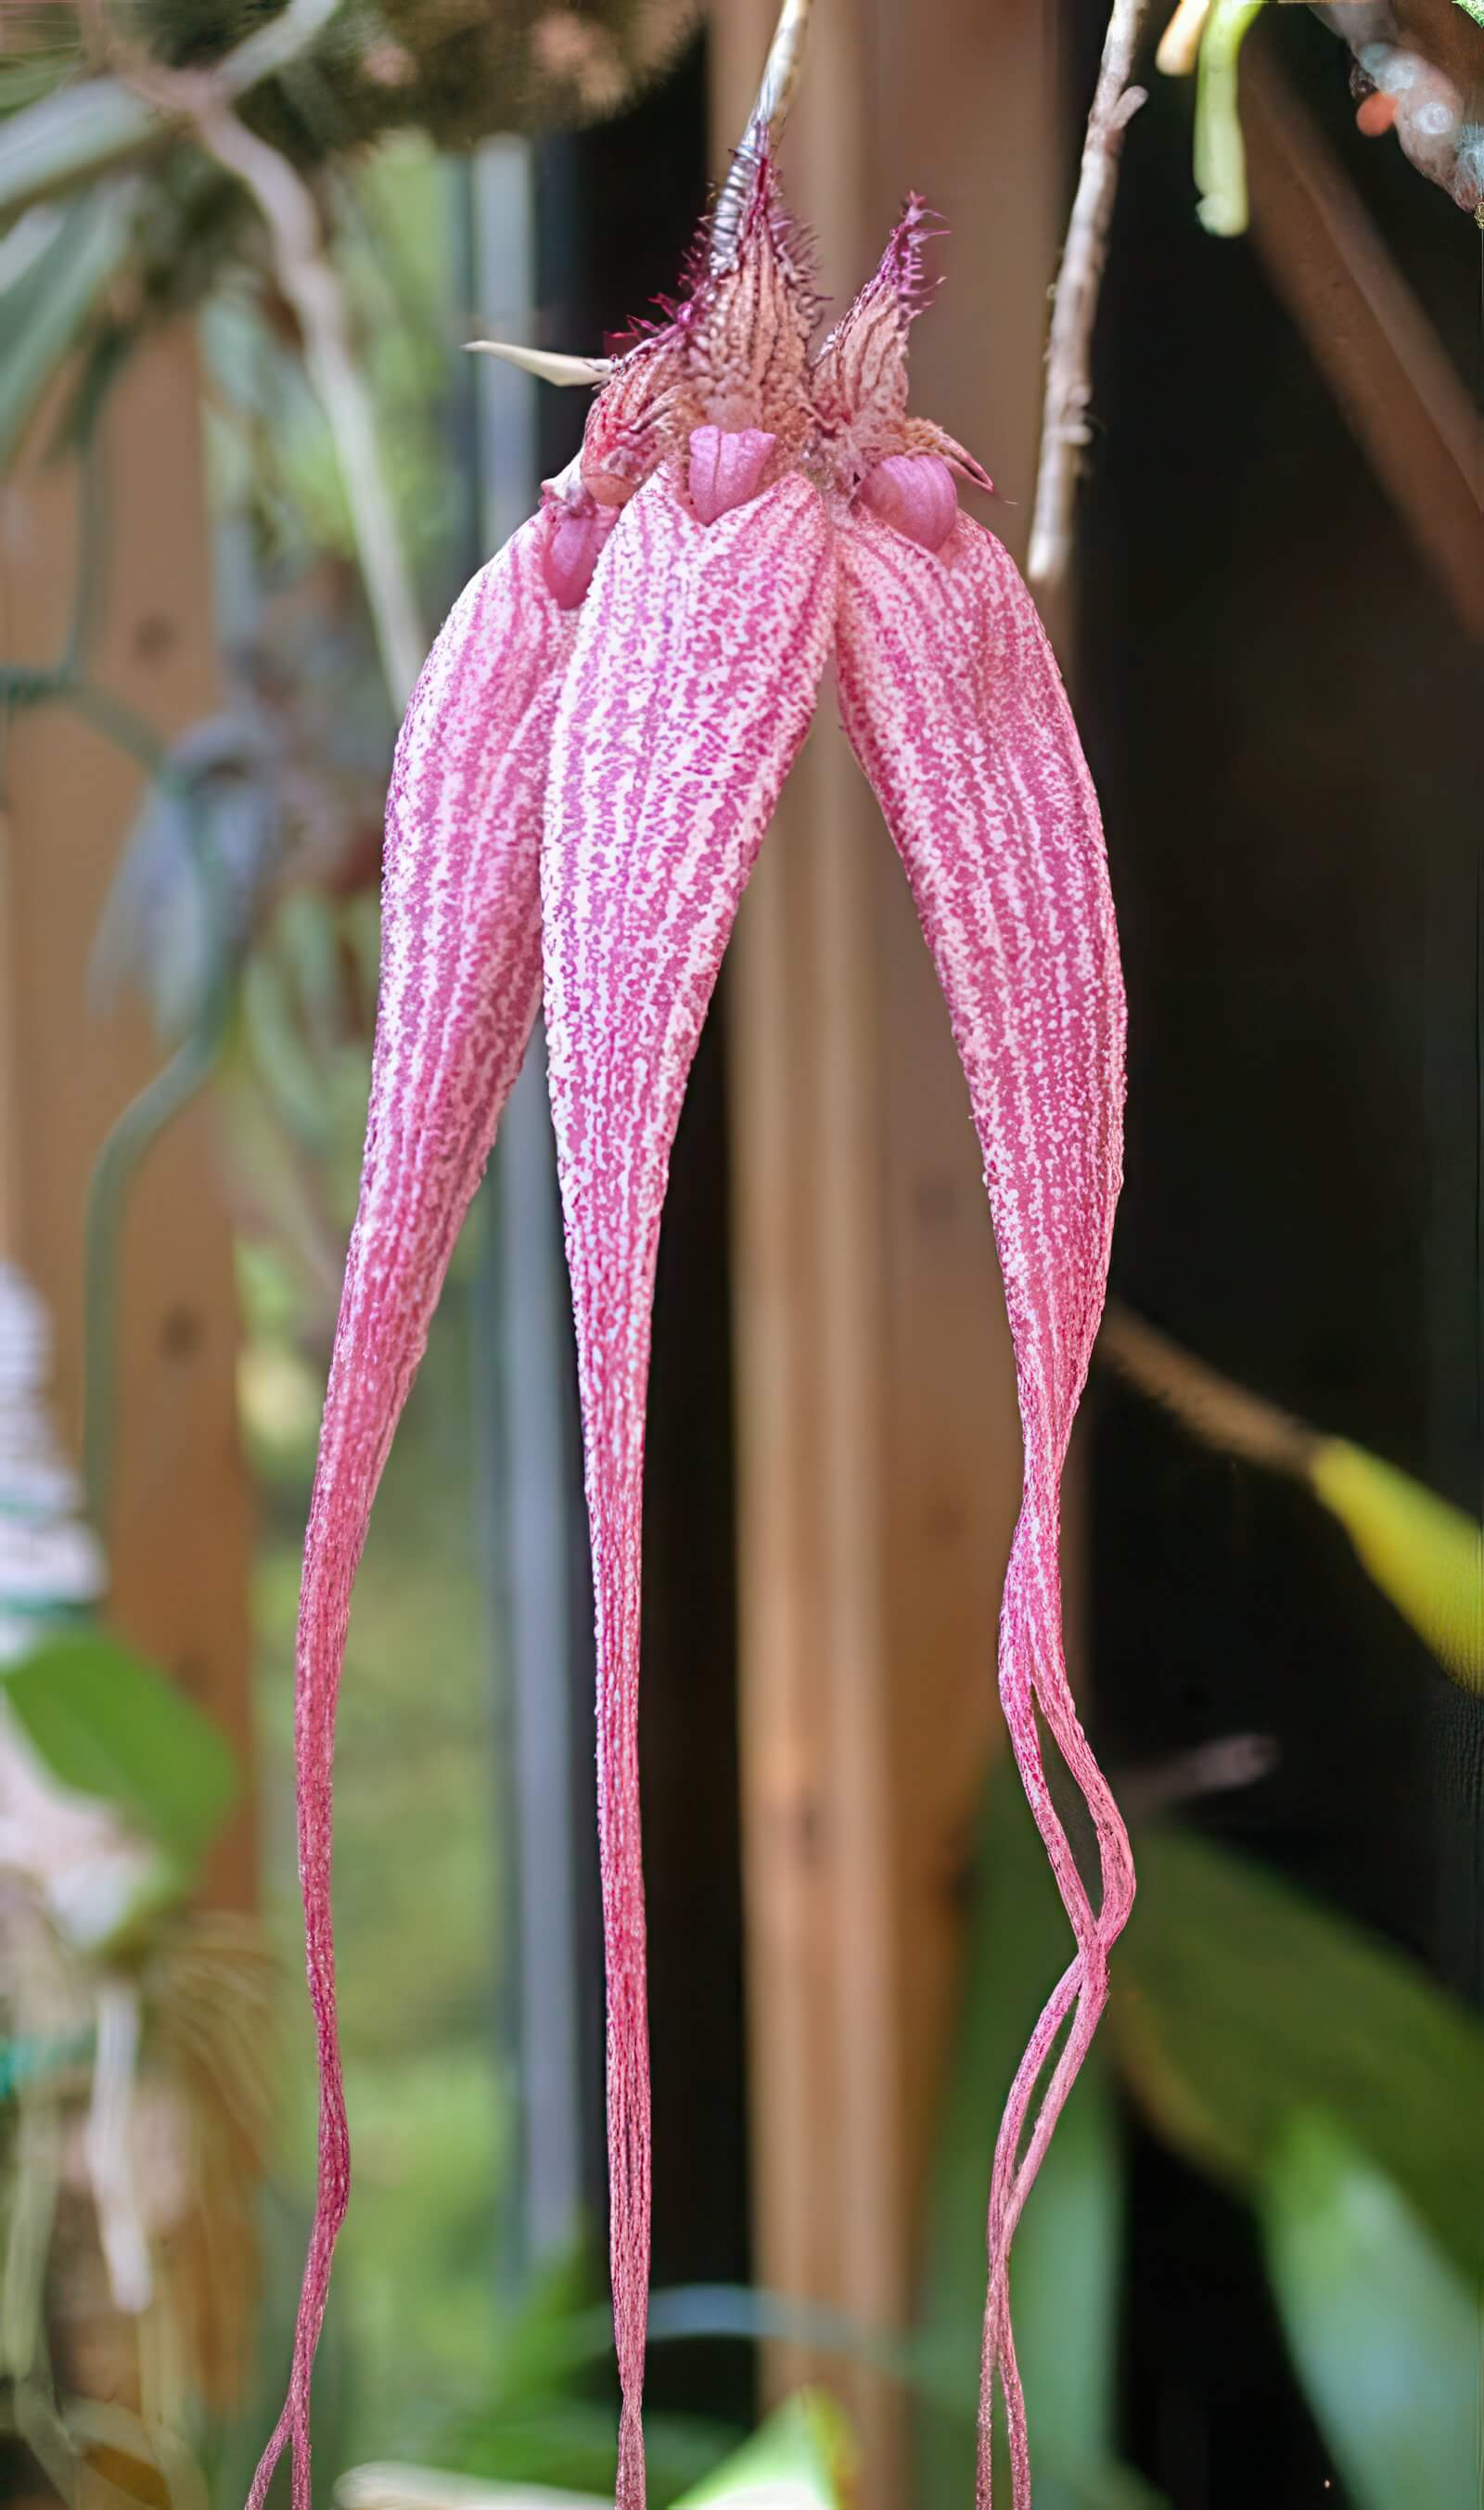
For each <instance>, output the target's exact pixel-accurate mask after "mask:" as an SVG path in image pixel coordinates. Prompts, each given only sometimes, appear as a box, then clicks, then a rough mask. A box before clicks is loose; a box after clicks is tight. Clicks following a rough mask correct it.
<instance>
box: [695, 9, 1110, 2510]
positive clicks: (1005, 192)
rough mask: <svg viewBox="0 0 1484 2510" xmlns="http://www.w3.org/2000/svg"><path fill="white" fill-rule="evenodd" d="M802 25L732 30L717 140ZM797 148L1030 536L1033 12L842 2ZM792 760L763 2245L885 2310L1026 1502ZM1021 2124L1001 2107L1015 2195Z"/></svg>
mask: <svg viewBox="0 0 1484 2510" xmlns="http://www.w3.org/2000/svg"><path fill="white" fill-rule="evenodd" d="M775 14H776V12H775V9H774V6H773V0H745V5H741V0H728V5H727V6H726V7H725V8H723V9H719V10H718V11H717V12H716V13H715V18H714V22H713V34H712V55H713V63H714V80H715V85H714V102H715V130H716V133H717V143H718V146H717V165H718V169H719V167H720V166H721V165H722V163H724V158H725V147H726V144H727V142H728V139H729V137H731V138H735V137H736V136H738V135H740V134H741V132H742V126H743V123H744V121H745V118H746V113H747V108H748V105H749V103H750V101H751V95H752V92H753V90H754V88H755V85H756V80H757V76H758V71H759V69H760V66H761V63H762V59H763V56H764V53H765V50H766V46H767V41H768V37H769V34H770V32H771V29H772V22H773V19H774V16H775ZM817 19H818V23H817V24H816V26H815V29H814V32H813V33H812V35H811V39H810V54H809V58H808V61H807V65H806V70H805V76H804V80H803V84H802V86H801V89H800V93H799V97H798V101H797V103H796V105H795V108H794V112H793V117H792V119H791V121H790V124H789V130H788V135H787V137H786V139H785V140H784V143H783V148H782V167H783V173H784V180H785V184H786V187H787V192H788V197H789V200H790V203H791V205H792V206H793V207H794V209H796V210H797V212H798V214H799V215H800V216H801V217H802V218H803V219H804V220H805V222H806V223H807V224H808V225H809V226H811V227H812V228H813V229H814V231H815V233H816V235H817V237H818V247H819V258H820V263H821V280H822V284H823V285H824V286H825V287H826V288H827V289H828V290H829V291H830V293H831V295H832V297H833V298H834V300H835V302H836V303H837V304H839V303H841V302H842V301H845V300H848V298H849V296H850V294H851V293H852V292H853V291H854V289H855V288H856V285H858V284H859V283H860V281H861V280H862V279H863V278H864V277H865V276H866V274H867V272H868V271H869V269H870V268H871V267H872V266H873V265H874V262H875V260H876V258H877V257H878V255H879V253H880V251H881V248H882V247H883V245H884V243H885V241H886V237H887V234H888V232H889V230H890V227H891V225H892V223H893V220H894V217H895V215H896V214H897V211H898V209H899V207H900V204H901V200H902V197H903V195H904V194H905V193H906V191H907V190H908V188H909V187H911V186H914V185H915V186H916V187H918V188H919V189H921V190H923V191H925V192H926V193H927V194H928V196H929V198H930V199H931V200H932V203H933V205H934V207H936V208H938V209H941V210H942V211H943V212H944V214H945V215H946V217H947V218H948V220H949V222H950V225H951V228H952V235H951V239H950V240H949V241H948V242H947V244H946V245H945V246H944V247H941V248H940V252H941V266H942V267H943V268H944V269H945V270H946V272H947V285H946V286H945V288H944V291H943V296H942V300H941V303H940V304H939V305H938V306H937V307H936V308H935V309H934V311H933V312H932V314H931V315H930V316H929V317H928V318H927V319H926V320H925V321H924V322H923V323H921V324H920V325H919V326H918V330H917V333H916V335H915V339H914V354H913V373H914V406H915V407H916V408H918V409H921V410H924V411H931V412H932V415H933V416H934V417H937V418H939V419H941V420H942V421H943V422H944V424H945V425H947V426H948V427H949V428H951V429H952V430H953V432H954V433H955V435H957V436H959V437H962V438H963V439H964V441H966V442H967V443H969V444H970V446H971V447H972V448H973V449H974V451H975V452H976V453H977V454H978V455H979V456H980V457H981V459H982V460H983V461H984V462H985V464H986V466H987V468H988V469H989V470H990V471H991V472H992V473H993V474H994V476H995V477H996V479H997V481H998V482H999V483H1000V485H1001V488H1002V490H1003V492H1004V494H1005V496H1006V498H1007V500H1012V501H1013V502H1006V503H1004V504H1002V505H1001V506H1000V507H999V509H998V511H997V512H996V513H995V515H994V522H995V527H996V528H997V529H998V530H999V531H1001V532H1002V534H1003V535H1004V537H1005V538H1006V539H1007V540H1008V541H1009V543H1010V544H1011V546H1012V547H1014V548H1015V549H1016V551H1017V554H1020V555H1023V551H1021V550H1020V548H1019V540H1020V537H1021V536H1022V535H1023V533H1024V532H1025V530H1026V529H1027V528H1028V522H1029V514H1030V496H1031V489H1032V485H1033V480H1034V462H1035V447H1036V433H1037V416H1038V411H1039V405H1040V388H1041V353H1042V339H1043V331H1044V323H1045V314H1046V288H1047V285H1048V283H1049V280H1050V276H1051V271H1052V267H1053V262H1054V255H1055V249H1056V242H1057V224H1058V218H1059V212H1060V207H1061V194H1062V183H1061V174H1062V167H1061V156H1062V138H1063V134H1062V131H1061V127H1060V123H1059V119H1058V116H1057V112H1056V92H1057V80H1056V75H1055V70H1056V65H1055V61H1054V59H1053V58H1052V57H1051V53H1050V50H1049V40H1050V39H1049V37H1048V34H1047V24H1048V19H1047V15H1046V13H1045V12H1044V11H1043V10H1042V9H1041V8H1040V7H1038V6H1036V5H1033V0H998V5H993V6H986V5H984V0H921V5H919V6H916V7H914V8H913V9H911V10H896V11H879V10H874V9H869V8H867V7H866V6H865V5H864V0H818V7H817ZM833 713H834V710H833V705H832V703H831V702H830V700H829V698H828V695H827V694H826V697H825V700H824V704H823V705H822V707H821V717H820V721H819V723H818V726H817V728H816V730H815V732H814V734H813V736H812V737H811V740H810V742H809V745H808V747H807V749H806V751H805V754H804V756H803V758H802V759H801V761H800V763H799V766H798V768H797V769H796V770H795V773H794V776H793V778H792V780H791V782H790V786H789V789H788V792H787V794H786V796H785V798H784V802H783V804H782V807H781V808H780V813H779V818H778V822H777V825H776V826H775V828H774V830H773V832H772V834H771V836H770V838H769V840H768V844H767V847H766V849H765V852H764V856H763V861H762V864H761V866H760V869H759V872H758V874H757V877H756V879H755V881H754V883H753V885H752V889H751V892H750V894H749V895H748V898H747V901H746V904H745V906H744V908H743V911H742V919H741V924H740V927H739V932H738V938H737V944H736V948H735V952H734V957H733V961H732V973H731V989H730V994H729V1019H730V1056H731V1065H732V1072H733V1122H734V1175H735V1213H736V1222H735V1225H736V1271H735V1300H736V1332H737V1384H738V1410H739V1448H740V1453H739V1473H740V1570H741V1597H742V1793H743V1854H744V1883H745V1890H746V1906H747V1926H748V1953H749V1987H750V2037H751V2052H752V2053H751V2068H752V2116H753V2169H754V2185H755V2189H756V2198H755V2210H756V2272H757V2277H758V2280H759V2281H760V2282H761V2283H762V2284H764V2285H766V2286H767V2287H769V2288H770V2289H772V2290H775V2291H780V2292H783V2293H786V2294H789V2295H793V2296H796V2297H799V2298H802V2299H807V2300H810V2301H817V2302H823V2303H827V2304H830V2305H832V2306H834V2307H837V2308H839V2309H842V2310H845V2311H847V2312H848V2313H850V2315H851V2316H852V2317H854V2318H856V2320H858V2321H860V2322H862V2323H864V2324H866V2325H868V2326H875V2327H879V2328H893V2327H899V2326H901V2325H902V2324H903V2323H904V2322H905V2321H906V2319H907V2317H908V2315H909V2313H910V2307H911V2301H912V2294H913V2286H914V2280H915V2273H916V2264H917V2249H918V2241H919V2234H920V2228H921V2221H922V2211H923V2195H924V2188H925V2179H926V2170H927V2162H928V2155H929V2148H930V2139H931V2133H932V2122H933V2116H934V2111H935V2106H936V2101H937V2095H938V2090H939V2086H940V2081H941V2075H942V2069H943V2062H944V2057H945V2053H946V2045H947V2039H948V2035H949V2032H950V2029H951V2025H952V2017H953V2004H954V1993H955V1981H956V1972H957V1959H958V1952H959V1935H960V1923H959V1904H960V1898H961V1894H960V1891H959V1887H958V1886H959V1883H960V1879H961V1876H962V1873H963V1869H964V1862H965V1857H966V1853H967V1848H968V1844H969V1839H970V1829H971V1823H972V1818H973V1814H974V1811H975V1809H976V1806H977V1803H978V1800H979V1797H980V1793H981V1789H982V1784H983V1778H984V1773H985V1769H986V1767H987V1762H988V1756H989V1753H990V1751H991V1749H992V1748H993V1746H994V1742H995V1738H996V1735H997V1733H998V1711H997V1708H996V1692H995V1654H996V1630H997V1620H998V1612H999V1594H1000V1586H1001V1582H1002V1579H1003V1575H1004V1568H1005V1562H1006V1558H1007V1556H1008V1546H1009V1538H1010V1532H1011V1528H1012V1525H1013V1519H1014V1514H1015V1509H1016V1505H1017V1502H1018V1496H1019V1481H1020V1446H1019V1433H1018V1427H1017V1423H1016V1415H1015V1403H1014V1382H1013V1371H1012V1365H1011V1356H1010V1350H1009V1337H1008V1330H1007V1326H1006V1320H1005V1310H1004V1301H1003V1296H1002V1293H1001V1289H1000V1282H999V1274H998V1269H997V1266H996V1261H995V1254H994V1242H993V1236H992V1232H991V1228H990V1223H989V1215H988V1211H987V1208H986V1203H985V1198H984V1190H983V1185H982V1182H981V1178H980V1172H979V1157H978V1150H977V1145H976V1143H975V1140H974V1135H973V1131H972V1127H971V1125H970V1116H969V1103H968V1093H967V1090H966V1088H965V1084H964V1081H963V1078H962V1075H961V1073H960V1071H959V1067H958V1062H957V1058H956V1056H955V1053H954V1049H953V1046H952V1042H951V1039H950V1036H949V1031H948V1022H947V1017H946V1014H945V1012H944V1009H943V1006H942V1002H941V999H940V997H939V995H938V992H937V987H936V983H935V980H934V978H933V974H932V968H931V965H930V963H929V960H928V956H927V951H926V948H925V945H924V943H923V940H922V936H921V934H920V932H919V930H918V927H917V922H916V917H915V915H914V913H913V909H912V905H911V901H910V898H909V896H908V893H907V889H906V885H905V882H904V880H903V878H902V876H901V873H900V870H899V868H898V866H897V864H896V860H895V856H894V853H893V850H892V846H891V842H890V839H889V838H888V836H887V832H886V829H885V827H884V826H883V824H882V821H881V817H880V814H879V812H878V811H877V809H876V806H875V803H874V801H873V800H872V797H871V795H870V793H869V791H868V790H867V788H866V786H865V784H864V782H863V780H862V779H861V777H860V776H859V774H858V772H857V771H856V767H855V765H854V763H853V761H852V759H851V757H850V755H849V753H848V751H847V749H846V746H845V742H844V740H843V737H842V736H841V734H840V733H839V730H838V727H837V725H836V724H835V722H834V720H833ZM994 2123H995V2122H994V2120H993V2119H991V2118H986V2120H985V2187H986V2194H987V2189H988V2179H989V2164H990V2156H991V2147H992V2142H993V2134H994ZM806 2375H808V2376H816V2375H818V2376H824V2377H829V2378H830V2379H831V2380H833V2381H834V2382H835V2383H837V2384H841V2385H842V2393H843V2394H844V2395H845V2399H846V2402H847V2404H848V2406H849V2408H850V2410H851V2412H852V2414H853V2415H854V2416H855V2417H856V2423H857V2427H858V2430H859V2434H860V2439H861V2444H862V2456H863V2484H862V2491H861V2495H860V2497H861V2501H862V2504H863V2505H865V2510H901V2505H902V2503H903V2502H904V2501H905V2500H906V2499H907V2498H908V2481H907V2474H906V2458H905V2433H904V2423H903V2416H902V2412H901V2401H900V2399H899V2398H898V2397H896V2396H895V2395H894V2393H893V2392H892V2390H891V2389H890V2387H889V2386H888V2385H887V2383H886V2382H884V2381H883V2380H881V2379H879V2378H872V2377H866V2376H864V2375H862V2374H856V2375H853V2376H848V2377H844V2378H843V2380H842V2375H841V2373H840V2371H839V2366H838V2364H836V2365H833V2366H832V2365H831V2364H829V2363H827V2362H822V2361H821V2362H816V2361H813V2360H811V2359H810V2358H809V2357H808V2356H807V2355H806V2354H804V2353H802V2352H800V2351H797V2350H794V2349H792V2348H785V2347H780V2348H777V2349H776V2352H775V2355H774V2358H773V2361H772V2364H771V2368H770V2380H771V2383H772V2384H773V2385H774V2386H775V2388H782V2387H785V2386H787V2385H790V2384H792V2383H793V2382H794V2381H795V2380H796V2379H797V2378H799V2377H803V2376H806Z"/></svg>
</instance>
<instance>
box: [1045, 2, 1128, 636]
mask: <svg viewBox="0 0 1484 2510" xmlns="http://www.w3.org/2000/svg"><path fill="white" fill-rule="evenodd" d="M1146 6H1147V0H1114V7H1113V14H1112V16H1111V17H1110V19H1109V20H1108V32H1107V34H1106V36H1105V37H1104V39H1103V57H1102V62H1101V65H1100V67H1099V69H1098V74H1097V86H1096V88H1095V90H1094V91H1093V96H1092V110H1091V112H1090V113H1089V114H1088V116H1087V134H1086V137H1085V139H1084V142H1083V160H1082V171H1081V172H1080V174H1079V176H1078V181H1077V196H1076V198H1075V200H1074V201H1073V204H1072V215H1071V217H1070V219H1069V220H1068V222H1067V240H1066V244H1065V246H1064V247H1063V249H1062V256H1061V271H1060V275H1059V277H1058V279H1057V282H1056V296H1055V302H1054V305H1053V307H1052V312H1051V333H1050V339H1049V341H1048V343H1047V347H1046V403H1045V411H1044V415H1043V418H1042V423H1041V463H1040V468H1039V470H1038V472H1037V475H1036V506H1035V513H1034V517H1033V520H1032V524H1031V548H1030V556H1029V559H1028V561H1027V565H1026V577H1027V580H1028V582H1029V583H1030V584H1031V585H1032V586H1033V587H1034V589H1036V590H1037V591H1038V592H1041V591H1044V590H1045V591H1049V590H1052V589H1055V587H1056V586H1057V585H1059V584H1060V582H1061V580H1062V577H1063V576H1064V575H1065V573H1066V571H1067V566H1068V564H1069V562H1070V559H1071V555H1072V514H1073V509H1074V506H1075V504H1076V500H1077V481H1078V475H1079V473H1080V472H1081V469H1082V451H1083V447H1084V444H1085V443H1086V442H1087V440H1088V435H1089V430H1088V426H1087V408H1088V404H1089V402H1090V401H1091V399H1092V328H1093V323H1094V322H1095V320H1096V317H1097V300H1098V296H1099V294H1100V292H1101V289H1102V284H1103V267H1104V264H1105V263H1106V261H1107V258H1108V231H1109V227H1110V225H1111V223H1112V219H1113V204H1114V201H1115V199H1116V197H1117V194H1118V180H1119V158H1120V155H1121V154H1122V151H1123V133H1124V131H1125V130H1126V128H1127V126H1128V123H1129V120H1130V118H1131V117H1132V115H1133V114H1135V113H1136V112H1137V111H1138V109H1139V106H1140V105H1141V104H1142V103H1143V101H1144V90H1143V89H1142V88H1138V87H1130V86H1129V84H1128V79H1129V73H1130V71H1131V70H1132V68H1133V60H1134V54H1135V52H1136V50H1137V48H1138V41H1139V33H1140V29H1141V27H1142V25H1143V22H1144V12H1145V8H1146Z"/></svg>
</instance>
